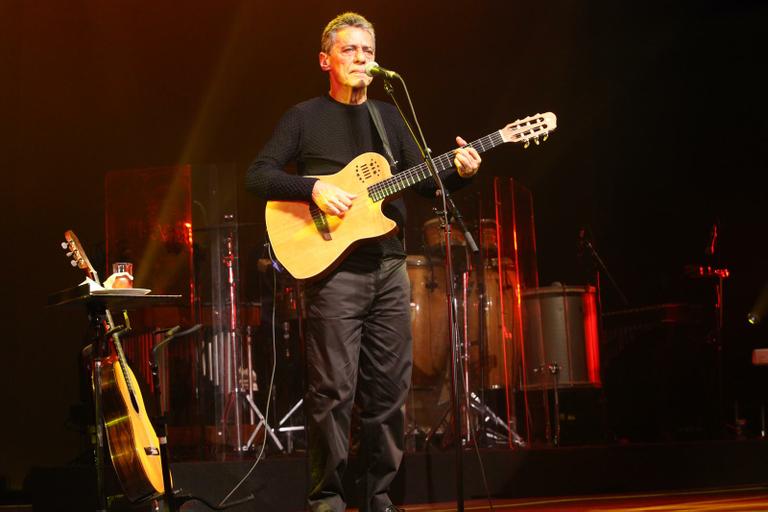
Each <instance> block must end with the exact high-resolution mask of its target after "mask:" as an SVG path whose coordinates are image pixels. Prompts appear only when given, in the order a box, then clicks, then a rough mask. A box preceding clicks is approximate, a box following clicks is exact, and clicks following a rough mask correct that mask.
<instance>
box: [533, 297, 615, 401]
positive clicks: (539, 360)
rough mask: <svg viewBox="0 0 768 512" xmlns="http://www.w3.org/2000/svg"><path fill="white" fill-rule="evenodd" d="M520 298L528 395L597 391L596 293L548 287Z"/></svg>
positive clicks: (598, 384)
mask: <svg viewBox="0 0 768 512" xmlns="http://www.w3.org/2000/svg"><path fill="white" fill-rule="evenodd" d="M522 295H523V297H522V303H523V307H522V309H523V330H524V345H525V375H526V386H525V387H526V389H552V388H554V386H555V384H557V387H559V388H578V387H599V386H600V385H601V383H600V353H599V348H598V338H597V306H596V298H595V288H594V287H593V286H562V285H559V286H547V287H543V288H534V289H531V290H526V291H524V292H523V294H522ZM552 365H557V369H558V371H557V373H556V374H554V375H553V374H552V373H551V372H550V371H548V368H549V367H550V366H552ZM555 377H556V378H557V380H556V381H555Z"/></svg>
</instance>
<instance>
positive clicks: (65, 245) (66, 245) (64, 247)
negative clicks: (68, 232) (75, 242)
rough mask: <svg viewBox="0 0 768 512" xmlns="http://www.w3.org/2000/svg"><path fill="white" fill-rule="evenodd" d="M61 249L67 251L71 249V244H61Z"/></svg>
mask: <svg viewBox="0 0 768 512" xmlns="http://www.w3.org/2000/svg"><path fill="white" fill-rule="evenodd" d="M61 248H62V249H64V250H65V251H66V250H67V249H69V244H68V243H67V242H61ZM67 256H69V255H67Z"/></svg>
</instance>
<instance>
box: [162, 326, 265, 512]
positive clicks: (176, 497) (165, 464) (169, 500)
mask: <svg viewBox="0 0 768 512" xmlns="http://www.w3.org/2000/svg"><path fill="white" fill-rule="evenodd" d="M201 327H202V324H197V325H195V326H194V327H192V328H190V329H187V330H185V331H182V332H178V331H179V328H180V327H179V326H178V325H177V326H176V327H173V328H172V329H169V330H168V331H166V332H165V333H164V336H165V337H164V339H163V340H162V341H161V342H160V343H158V344H156V345H155V346H154V348H153V349H152V360H151V361H150V369H151V371H152V384H153V386H154V388H155V404H156V405H155V407H156V409H157V411H156V415H155V421H154V422H153V424H154V427H155V430H156V431H157V438H158V441H159V442H160V463H161V467H162V472H163V495H162V498H161V499H162V500H164V501H165V503H166V505H167V507H168V511H169V512H176V511H178V510H180V509H181V506H182V505H183V504H184V503H185V502H187V501H191V500H195V501H200V502H202V503H204V504H205V505H206V506H208V507H209V508H211V509H213V510H226V509H228V508H231V507H234V506H236V505H240V504H242V503H245V502H248V501H251V500H253V499H254V498H255V497H254V495H253V494H250V495H248V496H246V497H245V498H242V499H239V500H235V501H232V502H229V503H227V504H226V505H222V506H219V505H214V504H212V503H209V502H208V501H206V500H205V499H203V498H201V497H199V496H193V495H191V494H181V489H176V490H174V489H173V482H172V480H171V463H170V457H169V453H168V423H167V418H166V416H165V412H164V411H163V410H162V402H161V397H160V394H161V390H160V365H159V364H158V355H159V353H160V350H161V349H163V348H164V347H165V346H166V345H167V344H168V343H170V342H171V341H172V340H174V339H177V338H183V337H184V336H187V335H189V334H192V333H194V332H196V331H198V330H200V328H201Z"/></svg>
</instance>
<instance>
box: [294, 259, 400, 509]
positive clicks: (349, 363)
mask: <svg viewBox="0 0 768 512" xmlns="http://www.w3.org/2000/svg"><path fill="white" fill-rule="evenodd" d="M308 257H311V255H309V256H308ZM305 298H306V302H307V331H306V342H307V351H306V353H307V367H308V372H307V377H308V383H307V384H308V386H307V393H306V397H305V404H306V412H307V418H308V419H307V422H308V426H309V464H310V490H309V496H308V503H309V507H310V509H311V510H333V511H343V510H344V509H345V507H346V499H345V496H344V489H343V487H342V477H343V474H344V471H345V469H346V467H347V457H348V453H349V434H350V418H351V414H352V405H353V402H354V400H355V390H357V403H358V405H359V408H360V420H361V439H360V453H359V457H360V460H361V474H360V475H359V476H358V478H357V488H358V498H359V500H360V510H361V512H367V511H370V512H379V511H381V510H383V509H384V508H385V507H387V506H388V505H391V504H392V502H391V501H390V499H389V496H388V495H387V490H388V488H389V485H390V483H391V482H392V480H393V479H394V477H395V475H396V474H397V470H398V468H399V467H400V462H401V461H402V458H403V443H404V429H405V418H404V403H405V399H406V395H407V393H408V387H409V385H410V382H411V366H412V363H413V354H412V348H411V345H412V341H411V321H410V284H409V281H408V274H407V271H406V266H405V260H401V259H388V260H384V261H383V262H381V264H380V265H379V266H378V267H377V268H376V269H375V270H372V271H370V272H352V271H344V270H340V271H336V272H334V273H333V274H331V275H330V276H329V277H327V278H325V279H323V280H321V281H319V282H317V283H312V284H310V285H308V286H306V288H305Z"/></svg>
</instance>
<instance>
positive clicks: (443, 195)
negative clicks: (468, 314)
mask: <svg viewBox="0 0 768 512" xmlns="http://www.w3.org/2000/svg"><path fill="white" fill-rule="evenodd" d="M393 76H394V77H395V78H397V79H398V80H399V81H400V83H401V84H402V86H403V91H404V92H405V95H406V98H407V99H408V105H409V106H410V110H411V115H412V116H413V121H414V124H415V125H416V128H417V130H418V131H419V137H417V136H416V134H415V133H414V131H413V128H412V127H411V124H410V123H409V122H408V119H407V118H406V116H405V114H404V113H403V110H402V109H401V108H400V104H399V103H398V101H397V98H395V94H394V87H392V83H391V82H390V81H389V77H387V76H386V75H385V76H383V77H382V78H383V81H384V90H385V91H386V92H387V94H388V95H389V97H390V98H392V102H393V103H394V105H395V107H397V111H398V112H399V113H400V117H401V118H402V119H403V122H404V123H405V126H406V128H408V132H409V133H410V135H411V137H412V138H413V141H414V142H415V143H416V146H417V147H418V148H419V152H420V153H421V158H422V160H423V161H424V164H425V165H426V166H427V169H428V170H429V172H430V174H431V175H432V178H433V179H434V180H435V184H436V185H437V190H438V193H439V196H440V199H441V200H442V203H443V207H442V210H440V211H438V212H437V214H438V215H440V216H441V220H442V224H443V229H444V233H445V265H446V289H447V290H448V302H449V304H450V308H449V313H448V314H449V322H450V324H449V325H450V328H449V329H450V333H451V393H452V395H453V401H452V409H453V429H454V432H455V435H456V510H457V511H458V512H463V511H464V461H463V451H462V442H461V430H462V429H461V392H460V383H459V379H460V378H461V375H463V373H462V364H463V363H462V360H461V339H460V337H459V333H460V330H459V327H458V308H457V299H456V292H455V289H454V277H453V258H452V254H451V223H450V217H451V216H453V218H455V219H456V222H457V223H458V225H459V227H460V228H461V230H462V231H464V236H465V237H466V240H467V243H468V244H469V246H470V249H471V250H472V252H473V253H477V252H478V248H477V244H476V243H475V240H474V238H472V234H471V233H470V231H469V229H467V226H466V224H465V223H464V218H463V217H462V215H461V212H460V211H459V209H458V208H457V207H456V204H455V203H454V202H453V199H452V198H451V196H450V194H448V191H447V190H446V188H445V186H444V185H443V181H442V180H441V179H440V175H439V174H438V172H437V171H436V170H435V165H434V162H433V161H432V151H431V150H430V149H429V145H428V144H427V141H426V139H425V138H424V133H423V132H422V131H421V126H420V125H419V121H418V119H417V117H416V111H415V109H414V108H413V102H411V97H410V94H408V87H407V86H406V85H405V81H404V80H403V78H402V77H401V76H400V75H397V74H393Z"/></svg>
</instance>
